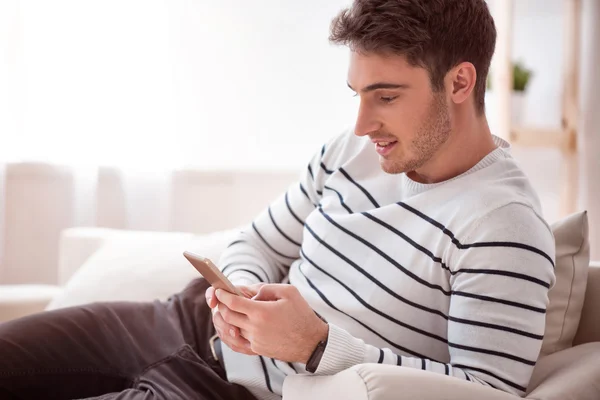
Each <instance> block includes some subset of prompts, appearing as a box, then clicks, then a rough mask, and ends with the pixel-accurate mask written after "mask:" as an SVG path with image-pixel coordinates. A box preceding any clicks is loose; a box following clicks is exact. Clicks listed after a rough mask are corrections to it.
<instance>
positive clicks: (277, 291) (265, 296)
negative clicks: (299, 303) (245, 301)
mask: <svg viewBox="0 0 600 400" xmlns="http://www.w3.org/2000/svg"><path fill="white" fill-rule="evenodd" d="M281 286H282V285H263V286H261V287H260V289H258V293H256V295H255V296H254V297H253V298H252V300H257V301H277V300H279V299H281V298H282V297H283V296H282V293H281Z"/></svg>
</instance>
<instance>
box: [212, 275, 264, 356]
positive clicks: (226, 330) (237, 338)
mask: <svg viewBox="0 0 600 400" xmlns="http://www.w3.org/2000/svg"><path fill="white" fill-rule="evenodd" d="M262 285H263V284H262V283H259V284H257V285H252V286H237V288H238V289H239V290H240V291H241V292H242V293H243V294H244V296H246V297H247V298H251V297H253V296H255V295H256V294H257V293H258V289H259V288H260V287H261V286H262ZM205 296H206V302H207V303H208V306H209V307H210V308H211V312H212V320H213V325H214V326H215V330H216V331H217V335H219V337H220V338H221V340H222V341H223V342H224V343H225V344H227V346H229V347H230V348H231V349H232V350H233V351H236V352H238V353H243V354H248V355H251V356H252V355H256V353H254V352H253V351H252V350H251V349H250V343H249V342H248V340H246V339H245V338H244V337H242V335H241V334H240V329H239V328H238V327H236V326H233V325H230V324H228V323H227V322H225V320H223V317H222V316H221V313H220V312H219V311H220V310H219V300H217V296H215V288H213V287H212V286H211V287H209V288H208V289H207V290H206V293H205ZM232 296H233V295H232Z"/></svg>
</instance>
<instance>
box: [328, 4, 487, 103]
mask: <svg viewBox="0 0 600 400" xmlns="http://www.w3.org/2000/svg"><path fill="white" fill-rule="evenodd" d="M329 39H330V41H331V42H332V43H335V44H344V45H348V46H349V47H350V48H351V49H352V50H357V51H364V52H375V53H384V54H385V53H388V54H390V53H391V54H398V55H404V56H405V57H406V58H407V61H408V62H409V63H410V64H411V65H413V66H419V67H423V68H425V69H427V70H428V72H429V76H430V79H431V84H432V88H433V90H434V91H440V90H442V89H443V87H444V77H445V76H446V74H447V73H448V71H450V70H451V69H452V68H454V67H455V66H457V65H458V64H460V63H461V62H465V61H466V62H470V63H472V64H473V65H474V66H475V70H476V71H477V83H476V85H475V88H474V92H475V107H476V110H477V111H478V112H479V113H480V114H481V113H483V112H484V109H485V100H484V98H485V89H486V80H487V75H488V72H489V69H490V63H491V60H492V55H493V54H494V49H495V46H496V26H495V24H494V20H493V18H492V16H491V14H490V11H489V9H488V6H487V4H486V3H485V0H354V3H353V4H352V6H351V7H350V8H346V9H344V10H342V11H341V12H340V13H339V14H338V15H337V16H336V17H335V18H334V20H333V21H332V23H331V32H330V37H329Z"/></svg>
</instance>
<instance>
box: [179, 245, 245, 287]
mask: <svg viewBox="0 0 600 400" xmlns="http://www.w3.org/2000/svg"><path fill="white" fill-rule="evenodd" d="M183 256H184V257H185V258H187V260H188V261H189V262H190V263H191V264H192V265H193V266H194V268H196V270H198V272H200V275H202V276H203V277H204V278H205V279H206V280H207V281H208V282H209V283H210V284H211V285H212V286H213V287H214V288H215V290H216V289H223V290H226V291H228V292H230V293H233V294H237V295H238V296H242V297H243V296H244V295H243V294H242V292H240V291H239V290H238V288H237V287H235V286H234V285H233V283H231V281H230V280H229V279H227V277H226V276H225V275H223V273H222V272H221V271H220V270H219V268H217V266H216V265H215V264H214V263H213V262H212V261H211V260H209V259H208V258H206V257H202V256H201V255H199V254H195V253H192V252H190V251H184V252H183Z"/></svg>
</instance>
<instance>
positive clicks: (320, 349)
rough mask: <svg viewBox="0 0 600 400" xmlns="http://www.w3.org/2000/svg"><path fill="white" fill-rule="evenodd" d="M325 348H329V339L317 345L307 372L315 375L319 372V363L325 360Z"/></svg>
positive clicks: (308, 363)
mask: <svg viewBox="0 0 600 400" xmlns="http://www.w3.org/2000/svg"><path fill="white" fill-rule="evenodd" d="M325 347H327V339H325V340H321V341H320V342H319V343H318V344H317V347H315V349H314V350H313V352H312V354H311V355H310V357H309V358H308V361H307V363H306V370H307V371H308V372H310V373H314V372H315V371H316V370H317V368H318V367H319V363H320V362H321V358H323V354H324V353H325Z"/></svg>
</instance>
